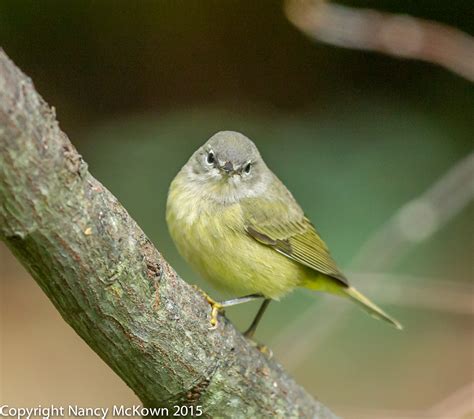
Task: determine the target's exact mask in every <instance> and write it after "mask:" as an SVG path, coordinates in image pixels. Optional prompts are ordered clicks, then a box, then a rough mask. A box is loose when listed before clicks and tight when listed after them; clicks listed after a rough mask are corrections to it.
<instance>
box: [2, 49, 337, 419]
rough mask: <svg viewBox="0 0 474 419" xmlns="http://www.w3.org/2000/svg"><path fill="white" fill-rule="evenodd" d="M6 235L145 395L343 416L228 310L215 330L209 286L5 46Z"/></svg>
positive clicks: (163, 400) (81, 329) (69, 316)
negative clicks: (113, 184) (200, 289)
mask: <svg viewBox="0 0 474 419" xmlns="http://www.w3.org/2000/svg"><path fill="white" fill-rule="evenodd" d="M162 199H165V197H162ZM0 238H1V239H2V240H4V241H5V242H6V244H7V245H8V247H9V248H10V249H11V251H12V252H13V253H14V254H15V255H16V256H17V257H18V259H19V260H20V261H21V262H22V263H23V265H24V266H25V267H26V268H27V269H28V271H29V272H30V273H31V275H32V276H33V278H35V280H36V281H37V282H38V284H39V285H40V287H41V288H42V289H43V291H44V292H45V293H46V295H47V296H48V298H49V299H50V300H51V301H52V303H53V304H54V305H55V307H56V308H57V309H58V311H59V312H60V313H61V315H62V317H63V318H64V320H65V321H66V322H67V323H68V324H69V325H70V326H71V327H72V328H73V329H74V330H75V331H76V332H77V333H78V334H79V335H80V336H81V337H82V338H83V339H84V340H85V341H86V342H87V344H88V345H89V346H90V347H91V348H92V349H93V350H94V351H95V352H96V353H97V354H98V355H99V356H100V357H101V358H102V359H103V360H104V361H105V362H106V363H107V364H108V365H109V366H110V367H111V368H112V369H113V370H114V371H115V372H116V373H117V374H118V375H119V376H120V377H121V378H122V379H123V380H124V381H125V382H126V383H127V384H128V386H130V387H131V388H132V389H133V391H134V392H135V393H136V394H137V396H138V397H139V398H140V400H142V402H143V403H144V405H145V406H165V407H166V406H172V405H174V404H181V405H182V404H187V405H195V406H196V405H202V406H203V411H204V413H205V416H208V417H242V416H245V417H253V416H256V417H263V416H278V417H297V416H298V417H319V418H333V417H334V416H333V414H332V413H331V412H330V411H329V410H328V409H327V408H325V407H324V406H323V405H321V404H320V403H319V402H318V401H315V400H314V399H313V398H312V397H311V396H310V395H308V394H307V393H306V392H305V390H304V389H302V388H301V387H299V386H298V385H297V384H296V383H295V382H294V381H293V380H292V379H291V378H290V377H288V376H287V375H286V374H285V372H284V371H283V370H282V369H281V367H280V366H279V365H278V364H277V363H275V362H274V361H272V360H269V359H267V358H266V357H265V356H264V355H262V354H261V353H260V352H259V351H258V350H256V349H255V348H253V347H252V346H251V345H249V344H248V342H247V341H246V340H245V339H244V338H243V337H242V335H241V334H240V333H239V332H238V331H236V330H235V328H234V327H233V326H232V325H231V324H230V323H229V322H228V321H227V320H225V319H224V318H223V317H221V320H220V324H219V327H218V329H217V330H214V331H210V330H208V325H209V306H208V304H207V303H206V302H205V301H204V299H203V297H202V296H201V295H200V294H199V293H197V292H196V291H195V290H194V289H193V288H192V287H190V286H189V285H188V284H186V282H184V281H183V280H182V279H180V278H179V277H178V276H177V274H176V273H175V271H174V270H173V268H172V267H171V266H170V265H169V264H168V263H167V262H166V261H165V260H164V259H163V257H162V256H161V254H160V253H159V252H158V250H157V249H156V248H155V247H154V246H153V244H152V243H151V242H150V240H149V239H148V238H147V237H146V236H145V234H144V233H143V231H142V230H141V229H140V228H139V226H138V225H137V224H136V223H135V221H134V220H133V219H132V218H131V217H130V215H129V214H128V213H127V212H126V210H125V209H124V208H123V207H122V206H121V205H120V203H119V202H118V201H117V199H116V198H115V197H114V196H113V195H112V194H111V193H110V192H109V191H108V190H107V189H106V188H105V187H104V186H103V185H101V184H100V182H98V181H97V180H96V179H94V178H93V177H92V176H91V174H90V173H89V172H88V170H87V164H86V163H85V162H84V161H83V160H82V158H81V156H80V155H79V154H78V153H77V151H76V150H75V148H74V147H73V145H72V144H71V143H70V141H69V139H68V138H67V136H66V135H65V134H64V133H63V132H62V131H61V130H60V129H59V126H58V123H57V121H56V118H55V112H54V108H50V107H49V106H48V105H47V104H46V103H45V102H44V101H43V99H42V98H41V97H40V96H39V94H38V93H36V91H35V89H34V86H33V84H32V82H31V80H30V79H29V78H27V77H26V76H25V75H24V74H23V73H22V72H21V71H20V70H19V69H18V68H17V67H16V66H15V65H14V64H13V62H12V61H11V60H10V59H9V58H8V57H7V56H6V54H5V53H4V52H3V50H1V49H0Z"/></svg>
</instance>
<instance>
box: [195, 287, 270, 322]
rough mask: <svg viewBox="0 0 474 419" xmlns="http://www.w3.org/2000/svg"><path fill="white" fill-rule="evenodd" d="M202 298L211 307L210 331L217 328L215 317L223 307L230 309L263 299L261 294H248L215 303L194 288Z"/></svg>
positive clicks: (200, 290)
mask: <svg viewBox="0 0 474 419" xmlns="http://www.w3.org/2000/svg"><path fill="white" fill-rule="evenodd" d="M194 287H195V288H196V289H197V290H198V291H199V292H200V293H201V294H202V295H204V297H205V298H206V301H207V302H208V303H209V305H210V306H211V327H210V330H214V329H215V328H217V324H218V321H217V315H218V314H219V311H221V310H223V309H224V308H225V307H230V306H235V305H237V304H243V303H248V302H249V301H253V300H255V299H257V298H263V295H262V294H250V295H245V296H243V297H238V298H232V299H231V300H225V301H220V302H219V301H216V300H214V299H213V298H211V297H210V296H209V295H207V294H206V293H205V292H204V291H203V290H202V289H200V288H199V287H197V286H194Z"/></svg>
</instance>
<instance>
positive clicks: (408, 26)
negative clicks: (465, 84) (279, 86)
mask: <svg viewBox="0 0 474 419" xmlns="http://www.w3.org/2000/svg"><path fill="white" fill-rule="evenodd" d="M285 12H286V15H287V17H288V19H289V20H290V21H291V22H292V23H293V24H294V25H295V26H296V27H297V28H298V29H300V30H301V31H302V32H304V33H305V34H306V35H308V36H309V37H311V38H314V39H316V40H318V41H320V42H324V43H327V44H329V45H336V46H340V47H344V48H353V49H361V50H367V51H376V52H380V53H382V54H387V55H391V56H395V57H400V58H409V59H414V60H421V61H426V62H429V63H433V64H437V65H440V66H442V67H444V68H446V69H447V70H450V71H452V72H453V73H456V74H458V75H459V76H461V77H464V78H465V79H467V80H470V81H474V54H473V50H474V39H473V38H472V36H470V35H469V34H467V33H464V32H462V31H460V30H459V29H456V28H453V27H451V26H448V25H444V24H442V23H438V22H433V21H430V20H425V19H420V18H415V17H413V16H409V15H397V14H391V13H384V12H379V11H377V10H372V9H357V8H353V7H349V6H344V5H341V4H337V3H332V2H330V1H329V0H286V2H285Z"/></svg>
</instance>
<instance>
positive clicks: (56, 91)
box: [0, 0, 474, 417]
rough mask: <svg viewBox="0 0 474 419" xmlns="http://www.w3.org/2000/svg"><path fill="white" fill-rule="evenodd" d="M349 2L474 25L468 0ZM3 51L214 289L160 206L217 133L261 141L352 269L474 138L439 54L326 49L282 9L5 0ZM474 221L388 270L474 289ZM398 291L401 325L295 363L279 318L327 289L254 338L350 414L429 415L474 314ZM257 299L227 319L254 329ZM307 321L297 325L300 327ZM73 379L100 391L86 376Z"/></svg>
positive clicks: (347, 326) (452, 376) (455, 375)
mask: <svg viewBox="0 0 474 419" xmlns="http://www.w3.org/2000/svg"><path fill="white" fill-rule="evenodd" d="M345 3H346V4H349V3H348V2H345ZM350 4H351V5H353V6H358V7H371V8H378V9H379V10H385V11H392V12H397V13H408V14H411V15H414V16H417V17H422V18H427V19H434V20H437V21H439V22H443V23H446V24H450V25H453V26H456V27H458V28H460V29H463V30H464V31H467V32H472V30H473V19H472V18H473V15H472V2H471V1H467V0H466V1H456V2H447V1H444V2H433V1H428V0H424V1H417V2H412V1H388V0H384V1H364V2H362V1H361V2H357V3H356V2H351V3H350ZM0 45H1V46H2V47H3V48H4V49H5V51H6V52H7V54H8V55H9V56H10V57H11V58H12V59H13V60H14V61H15V62H16V63H17V64H18V65H19V66H20V67H21V68H22V69H23V70H24V71H25V72H26V73H27V74H28V75H29V76H30V77H31V78H32V79H33V81H34V82H35V85H36V87H37V89H38V90H39V92H40V93H41V94H42V95H43V97H44V98H45V99H46V100H47V101H48V102H49V103H50V104H51V105H54V106H55V107H56V109H57V114H58V118H59V120H60V123H61V126H62V128H63V129H64V130H65V131H66V132H67V133H68V135H69V136H70V138H71V140H72V141H73V143H74V144H75V145H76V146H77V147H78V149H79V151H80V152H81V153H83V155H84V157H85V159H86V161H87V162H88V163H89V166H90V169H91V171H92V173H93V174H94V175H95V176H96V177H97V178H98V179H100V180H101V181H102V182H103V183H104V184H105V185H106V186H107V187H108V188H109V189H110V190H111V191H112V192H113V193H114V194H116V195H117V196H118V198H119V199H120V200H121V202H122V203H123V204H124V205H125V207H126V208H127V209H128V210H129V211H130V213H131V214H132V216H133V217H134V218H135V219H136V220H137V221H138V222H139V224H140V225H141V226H142V227H143V229H144V230H145V232H146V233H147V234H148V235H149V236H150V238H151V239H152V240H153V241H154V242H155V244H156V245H157V246H158V247H159V248H160V250H161V251H162V252H163V253H164V255H165V256H166V257H167V258H168V260H169V261H170V262H171V263H172V264H173V266H175V267H176V268H177V270H178V271H179V272H180V273H181V274H182V276H183V277H184V278H185V279H187V280H188V281H189V282H192V283H195V282H196V283H199V284H200V285H201V286H203V287H206V288H207V289H208V290H210V288H209V287H207V286H206V284H205V283H203V282H202V281H201V280H199V279H198V278H197V277H196V276H195V275H194V274H193V273H192V272H191V271H190V269H189V268H188V267H186V266H185V265H184V263H183V262H182V261H181V259H180V257H179V256H178V255H177V253H176V251H175V249H174V246H173V244H172V243H171V241H170V239H169V236H168V233H167V230H166V225H165V222H164V209H165V201H166V193H167V187H168V185H169V182H170V181H171V179H172V178H173V176H174V175H175V174H176V172H177V171H178V170H179V168H180V167H181V166H182V165H183V164H184V162H185V161H186V160H187V158H188V157H189V155H190V154H191V153H192V152H193V151H194V149H195V148H196V147H198V146H199V145H200V144H202V143H203V142H204V141H205V140H206V139H207V138H208V137H209V136H210V135H212V134H213V133H215V132H216V131H219V130H222V129H233V130H238V131H241V132H243V133H245V134H246V135H248V136H249V137H251V138H252V139H253V140H254V141H255V142H256V143H257V145H258V146H259V148H260V149H261V152H262V154H263V156H264V157H265V159H266V160H267V163H268V164H269V166H270V167H271V168H272V169H273V170H274V171H275V172H276V173H277V174H278V176H280V178H281V179H282V180H283V181H284V182H285V183H286V184H287V186H288V187H289V188H290V189H291V190H292V192H293V193H294V195H295V196H296V198H297V199H298V200H299V202H300V203H301V205H302V206H303V208H304V209H305V212H306V213H307V215H308V216H309V217H310V218H311V219H312V220H313V221H314V223H315V224H316V225H317V226H318V228H319V230H320V232H321V233H322V235H323V237H324V238H325V239H326V241H327V243H328V244H329V246H330V248H331V249H332V253H333V254H334V256H335V258H336V260H338V261H339V262H340V264H341V266H342V267H348V266H349V264H350V262H351V259H352V258H353V257H354V256H355V255H356V254H357V251H358V249H359V248H360V247H361V246H362V244H363V243H364V242H365V241H366V240H367V239H368V238H369V237H370V236H371V234H373V233H374V232H375V231H376V230H377V229H378V228H380V227H381V226H382V225H383V224H384V223H385V222H386V221H387V220H388V219H389V217H390V216H392V215H393V214H394V213H395V212H396V211H397V210H398V209H399V208H400V207H401V206H402V205H404V204H405V203H406V202H407V201H409V200H411V199H413V198H415V197H417V196H418V195H420V194H421V193H423V192H424V191H425V190H426V189H427V188H428V187H429V186H430V185H432V183H433V182H435V181H436V180H437V179H438V178H439V177H440V176H442V175H443V174H444V173H445V172H446V171H447V170H448V169H449V168H450V167H452V166H453V165H454V164H455V163H456V162H457V161H458V160H459V159H461V158H463V157H465V156H466V155H467V154H469V152H470V151H471V149H472V134H473V128H474V124H473V117H472V110H473V109H474V91H473V89H472V84H470V83H469V82H468V81H466V80H464V79H462V78H460V77H458V76H456V75H454V74H452V73H450V72H448V71H446V70H444V69H442V68H440V67H437V66H434V65H431V64H427V63H421V62H415V61H405V60H398V59H395V58H391V57H388V56H382V55H378V54H373V53H366V52H362V51H354V50H347V49H341V48H336V47H332V46H327V45H323V44H318V43H315V42H313V41H311V40H309V39H307V38H306V37H305V36H303V35H302V34H301V33H300V32H299V31H298V30H297V29H295V28H294V27H293V26H292V25H291V24H290V23H289V22H288V21H287V20H286V18H285V16H284V13H283V8H282V5H281V3H280V2H275V1H258V2H250V1H217V0H214V1H210V0H207V1H136V2H131V1H98V0H95V1H14V0H1V1H0ZM473 54H474V51H473ZM471 219H472V207H470V208H468V209H465V210H464V211H463V212H462V213H461V214H459V215H458V216H456V217H455V218H454V219H453V220H452V221H451V222H449V223H448V224H447V225H444V226H443V227H442V228H441V229H440V230H439V231H438V232H437V233H435V234H434V235H433V236H431V237H430V238H429V239H428V240H426V241H425V242H422V243H419V244H418V245H417V246H413V247H410V249H409V251H408V252H407V254H406V255H405V256H404V257H403V258H402V259H401V260H399V261H398V262H397V263H395V264H394V265H393V266H390V267H387V272H388V273H398V274H406V275H412V276H415V277H417V276H419V277H425V278H428V279H429V278H432V279H433V280H435V279H436V280H443V281H447V284H446V287H448V288H449V281H452V283H453V284H454V285H458V284H463V283H466V282H467V281H469V280H470V279H471V274H472V263H471V259H470V257H471V254H472V250H473V249H472V227H471V226H472V223H471V222H470V220H471ZM374 257H377V255H374ZM362 270H363V269H362ZM12 279H13V278H12ZM7 280H8V278H7ZM400 281H407V280H406V279H400ZM410 281H416V278H415V279H413V278H411V279H410ZM364 284H365V283H357V284H356V285H358V286H359V287H360V288H361V289H362V290H364ZM423 284H424V285H423V286H425V284H426V281H424V282H423ZM428 284H429V281H428ZM398 285H400V287H401V288H402V289H403V283H401V284H398ZM410 285H412V284H407V287H408V286H410ZM454 285H453V286H454ZM407 289H408V290H409V288H407ZM407 292H409V291H407ZM368 293H369V292H368ZM383 293H384V289H383V286H382V289H381V290H378V292H377V295H378V296H382V297H384V296H383ZM369 294H370V293H369ZM387 298H388V300H390V301H392V303H393V302H395V304H392V305H388V304H384V303H383V301H384V298H382V301H381V303H382V304H383V305H384V306H385V307H386V308H387V310H389V311H390V312H392V313H393V314H394V315H396V316H397V317H398V318H399V319H400V321H401V322H402V323H404V324H405V326H406V331H404V332H403V333H398V332H396V331H394V330H391V329H390V328H388V327H387V326H386V325H384V324H381V323H377V322H375V321H373V320H371V319H370V318H369V317H367V316H365V315H364V314H363V313H362V312H360V311H358V310H355V309H354V310H352V309H351V310H350V312H348V315H347V316H345V317H343V319H342V320H339V321H338V322H337V325H336V327H335V328H334V332H333V333H331V334H329V335H328V334H324V335H322V338H321V339H323V341H317V342H314V345H315V349H314V351H312V350H311V345H312V343H311V342H310V343H309V344H308V343H307V342H306V343H305V345H306V348H305V350H304V351H303V352H304V353H305V354H306V355H305V357H304V359H299V360H294V359H288V358H287V357H286V353H287V346H288V347H294V346H295V345H298V338H294V339H291V340H287V341H285V340H284V339H285V336H287V334H288V333H289V332H288V331H285V332H284V334H283V335H282V334H281V333H282V329H283V328H284V327H285V325H286V326H288V325H289V324H291V321H292V320H293V321H294V319H296V318H297V316H299V315H302V314H303V312H305V311H306V310H308V309H310V308H311V307H312V306H317V305H318V304H320V301H321V300H322V298H321V297H319V296H313V295H311V294H310V293H306V292H300V291H298V292H296V293H294V294H292V295H291V296H290V297H288V298H287V299H285V300H284V301H282V302H281V303H279V304H273V305H272V306H271V308H270V310H269V313H268V315H267V317H266V318H265V319H264V321H263V323H262V325H261V329H260V331H259V336H258V338H259V339H261V340H263V341H265V342H267V343H268V344H269V345H270V346H272V343H273V344H275V347H274V349H275V353H276V356H277V357H278V358H279V359H281V360H282V362H283V364H284V365H287V366H288V368H289V369H290V370H291V372H292V373H293V374H294V375H295V376H296V378H297V380H298V381H300V382H301V383H303V384H304V385H305V386H306V387H307V388H308V390H309V391H311V392H312V393H313V394H317V395H318V396H319V397H320V398H321V399H322V400H323V401H324V402H326V403H327V404H329V406H331V407H333V408H334V409H336V411H338V412H339V411H342V412H347V413H348V414H349V415H350V416H351V417H356V416H357V414H356V413H355V412H356V410H354V409H357V408H361V409H388V408H394V409H421V410H424V409H427V408H428V407H430V406H432V405H433V404H435V403H436V402H438V401H440V400H442V399H443V398H445V397H447V396H448V395H449V394H450V393H451V392H453V391H455V390H456V389H457V388H459V387H461V386H462V385H464V384H465V383H467V382H469V380H472V379H473V377H472V374H470V373H469V371H468V370H467V369H466V364H468V363H469V362H470V352H471V351H472V349H473V348H472V339H471V337H472V317H470V316H469V315H460V314H455V313H449V312H446V310H441V311H438V310H437V309H436V308H433V307H432V308H429V309H427V308H419V309H416V308H414V307H413V304H410V306H407V305H405V304H403V301H402V300H403V292H402V293H401V294H400V295H398V296H388V297H387ZM330 301H331V302H333V304H330V305H324V306H322V307H323V308H324V310H322V311H319V312H318V316H317V318H314V320H313V319H310V322H312V323H313V324H314V325H315V327H316V325H321V324H324V322H325V321H327V320H328V319H331V317H332V316H333V311H332V307H334V310H336V309H339V308H340V306H341V305H345V304H346V302H340V301H338V300H335V299H331V300H330ZM45 304H47V303H46V302H45ZM453 304H454V305H455V302H453ZM415 305H416V304H415ZM255 309H256V307H255V306H252V305H249V306H247V307H241V308H235V309H230V310H229V313H228V314H229V316H230V317H231V318H232V319H233V320H235V322H236V324H237V325H238V326H239V327H241V328H244V327H245V326H246V323H247V322H248V321H249V320H250V318H251V317H252V315H253V313H254V311H255ZM306 321H307V320H306ZM302 324H304V323H302ZM306 324H307V323H306ZM298 327H299V326H298V324H295V325H293V328H292V329H291V333H294V334H295V335H296V336H298V333H300V335H305V334H306V330H305V327H306V326H301V327H300V328H301V330H299V329H298ZM318 327H319V326H318ZM282 336H283V338H282ZM288 336H289V335H288ZM282 339H283V340H282ZM316 340H317V339H316ZM308 345H309V349H308ZM83 350H87V349H86V348H83ZM51 368H53V364H52V365H51ZM76 379H77V380H83V381H84V386H85V387H87V382H88V379H89V378H88V377H76ZM51 385H52V387H51V388H52V390H51V392H54V385H53V384H51ZM84 394H85V396H84V397H85V400H88V399H87V389H85V390H84ZM32 397H33V398H34V395H32ZM107 400H108V399H107Z"/></svg>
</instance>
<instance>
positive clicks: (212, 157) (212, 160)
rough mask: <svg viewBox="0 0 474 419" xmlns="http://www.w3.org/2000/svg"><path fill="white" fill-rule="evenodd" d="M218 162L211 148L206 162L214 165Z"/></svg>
mask: <svg viewBox="0 0 474 419" xmlns="http://www.w3.org/2000/svg"><path fill="white" fill-rule="evenodd" d="M215 162H216V156H215V155H214V152H213V151H212V150H209V152H208V153H207V156H206V163H207V164H208V165H209V166H212V165H213V164H214V163H215Z"/></svg>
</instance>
